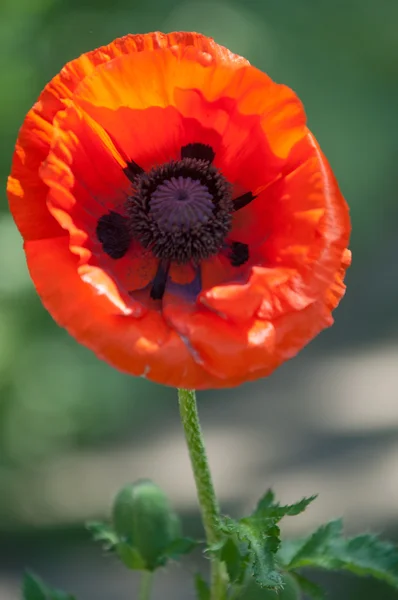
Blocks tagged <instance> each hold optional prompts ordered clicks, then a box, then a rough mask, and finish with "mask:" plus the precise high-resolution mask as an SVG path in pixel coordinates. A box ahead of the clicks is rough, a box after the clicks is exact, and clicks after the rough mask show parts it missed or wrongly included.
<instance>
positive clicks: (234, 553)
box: [219, 536, 248, 583]
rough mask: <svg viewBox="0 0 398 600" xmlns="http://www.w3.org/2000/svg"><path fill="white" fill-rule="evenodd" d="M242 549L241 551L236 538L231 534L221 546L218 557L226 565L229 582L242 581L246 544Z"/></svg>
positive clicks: (246, 556)
mask: <svg viewBox="0 0 398 600" xmlns="http://www.w3.org/2000/svg"><path fill="white" fill-rule="evenodd" d="M242 550H243V553H242V552H241V548H240V547H239V544H238V543H237V541H236V539H235V538H233V537H232V536H231V537H228V538H227V539H226V540H225V541H224V544H223V546H222V547H221V550H220V554H219V557H220V560H222V561H223V562H224V563H225V565H226V567H227V571H228V576H229V580H230V582H231V583H242V581H243V579H244V576H245V572H246V568H247V563H248V552H247V545H245V548H242Z"/></svg>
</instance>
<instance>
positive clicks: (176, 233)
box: [126, 157, 234, 264]
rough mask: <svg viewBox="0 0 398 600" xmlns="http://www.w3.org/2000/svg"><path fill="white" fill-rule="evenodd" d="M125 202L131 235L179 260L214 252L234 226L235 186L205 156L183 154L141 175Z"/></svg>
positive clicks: (164, 257) (159, 255)
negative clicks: (197, 156)
mask: <svg viewBox="0 0 398 600" xmlns="http://www.w3.org/2000/svg"><path fill="white" fill-rule="evenodd" d="M133 188H134V191H135V193H134V194H133V195H132V196H131V197H130V198H129V199H128V201H127V203H126V213H127V217H128V226H129V231H130V235H131V237H132V238H135V239H138V240H139V242H140V243H141V244H142V246H143V247H144V248H147V249H149V250H151V251H152V252H153V254H154V255H155V256H156V257H157V258H159V259H160V260H167V261H174V262H176V263H179V264H186V263H188V262H191V261H192V262H193V263H194V264H199V262H200V261H201V260H203V259H206V258H209V257H211V256H214V255H216V254H217V253H218V252H219V251H220V250H221V248H222V247H223V245H224V242H225V239H226V237H227V236H228V234H229V232H230V230H231V226H232V214H233V211H234V205H233V202H232V188H231V185H230V184H229V183H228V182H227V180H226V179H225V178H224V177H223V175H222V174H221V173H220V171H219V170H218V169H216V168H215V167H214V166H213V165H212V164H211V163H210V162H209V161H208V160H206V159H196V158H190V157H186V158H182V159H181V160H178V161H170V162H168V163H165V164H163V165H160V166H159V167H155V168H153V169H152V170H151V171H149V172H148V173H142V174H138V175H137V176H136V177H135V178H134V180H133Z"/></svg>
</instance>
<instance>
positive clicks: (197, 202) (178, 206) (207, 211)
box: [149, 176, 214, 232]
mask: <svg viewBox="0 0 398 600" xmlns="http://www.w3.org/2000/svg"><path fill="white" fill-rule="evenodd" d="M213 209H214V204H213V197H212V195H211V194H210V192H209V190H208V188H207V187H206V186H205V185H203V184H202V183H201V182H200V181H199V180H198V179H192V178H191V177H182V176H180V177H172V178H171V179H168V180H166V181H164V182H163V183H161V184H160V185H159V186H158V187H157V188H156V190H155V191H154V192H153V194H152V196H151V199H150V201H149V214H150V215H151V216H152V218H153V219H154V220H155V221H156V222H157V223H158V225H159V228H160V229H162V230H163V231H170V232H173V231H179V230H181V231H186V232H188V231H190V230H191V229H192V228H194V227H195V226H198V225H199V224H201V223H207V222H208V221H209V219H210V218H211V216H212V214H213Z"/></svg>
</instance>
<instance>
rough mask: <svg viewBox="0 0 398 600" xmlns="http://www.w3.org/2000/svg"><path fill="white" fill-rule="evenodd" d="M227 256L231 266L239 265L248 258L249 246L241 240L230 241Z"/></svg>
mask: <svg viewBox="0 0 398 600" xmlns="http://www.w3.org/2000/svg"><path fill="white" fill-rule="evenodd" d="M228 258H229V260H230V262H231V265H232V266H233V267H241V266H242V265H244V264H245V262H247V261H248V260H249V246H248V245H247V244H243V243H242V242H232V243H231V245H230V253H229V256H228Z"/></svg>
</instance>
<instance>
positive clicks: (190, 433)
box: [178, 389, 228, 600]
mask: <svg viewBox="0 0 398 600" xmlns="http://www.w3.org/2000/svg"><path fill="white" fill-rule="evenodd" d="M178 401H179V404H180V414H181V421H182V424H183V427H184V432H185V439H186V442H187V446H188V450H189V456H190V458H191V464H192V469H193V474H194V477H195V483H196V490H197V493H198V500H199V505H200V510H201V513H202V521H203V526H204V529H205V532H206V540H207V544H208V545H209V546H211V545H213V544H216V543H217V542H218V541H219V540H220V533H219V529H218V520H219V516H220V509H219V506H218V502H217V498H216V495H215V492H214V487H213V481H212V479H211V474H210V468H209V463H208V460H207V456H206V450H205V446H204V442H203V436H202V430H201V427H200V422H199V415H198V408H197V405H196V394H195V392H194V391H191V390H182V389H179V390H178ZM210 558H211V588H210V589H211V594H210V598H211V600H225V598H226V597H227V588H228V577H227V573H226V569H225V566H224V564H223V563H221V562H220V561H219V560H218V559H217V557H215V556H214V555H210Z"/></svg>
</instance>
